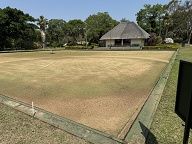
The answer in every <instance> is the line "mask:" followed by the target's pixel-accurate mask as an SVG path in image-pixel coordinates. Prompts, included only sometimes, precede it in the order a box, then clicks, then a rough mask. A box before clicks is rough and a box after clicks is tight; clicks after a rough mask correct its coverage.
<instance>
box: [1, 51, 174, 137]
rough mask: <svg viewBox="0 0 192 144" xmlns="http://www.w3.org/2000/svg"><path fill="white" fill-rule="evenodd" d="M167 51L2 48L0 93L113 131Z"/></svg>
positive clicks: (126, 122) (130, 116) (129, 114)
mask: <svg viewBox="0 0 192 144" xmlns="http://www.w3.org/2000/svg"><path fill="white" fill-rule="evenodd" d="M172 55H173V52H172V51H124V52H123V51H122V52H112V51H111V52H107V51H106V52H96V51H57V52H55V54H50V52H28V53H5V54H1V57H0V69H1V71H0V81H1V83H0V94H2V95H6V96H9V97H12V98H15V99H17V100H20V101H23V102H26V103H28V104H31V102H32V101H33V102H34V104H35V106H37V107H40V108H42V109H45V110H47V111H50V112H52V113H55V114H58V115H60V116H63V117H66V118H69V119H71V120H74V121H76V122H78V123H81V124H84V125H87V126H90V127H92V128H95V129H97V130H100V131H103V132H106V133H108V134H111V135H114V136H120V137H123V136H124V134H122V133H121V130H122V129H123V128H124V127H125V126H127V127H129V126H130V125H131V123H132V121H133V120H134V118H135V116H136V113H137V112H138V111H139V110H140V109H141V107H142V105H143V103H144V102H145V100H146V99H147V97H148V94H149V93H150V91H151V90H152V88H153V86H154V85H155V83H156V81H157V80H158V78H159V76H160V75H161V73H162V71H163V69H164V68H165V67H166V65H167V63H168V62H169V60H170V58H171V56H172Z"/></svg>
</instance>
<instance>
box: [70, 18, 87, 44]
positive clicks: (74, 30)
mask: <svg viewBox="0 0 192 144" xmlns="http://www.w3.org/2000/svg"><path fill="white" fill-rule="evenodd" d="M84 28H85V23H84V22H83V21H82V20H80V19H74V20H70V21H68V22H67V24H66V31H67V32H66V33H67V35H68V36H71V37H72V38H73V41H74V42H77V41H79V40H81V39H82V37H83V36H84Z"/></svg>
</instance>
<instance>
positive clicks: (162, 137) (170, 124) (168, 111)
mask: <svg viewBox="0 0 192 144" xmlns="http://www.w3.org/2000/svg"><path fill="white" fill-rule="evenodd" d="M179 60H186V61H190V62H192V47H186V48H183V49H180V50H179V53H178V56H177V60H176V61H175V63H174V65H173V68H172V71H171V73H170V76H169V79H168V81H167V84H166V87H165V90H164V93H163V95H162V98H161V101H160V104H159V106H158V108H157V112H156V114H155V118H154V120H153V122H152V126H151V129H150V132H151V133H149V135H148V138H147V142H146V143H147V144H156V143H160V144H173V143H174V144H181V143H182V141H183V134H184V127H183V126H182V124H183V123H184V122H183V121H182V120H181V119H180V118H179V117H178V116H177V115H176V114H175V113H174V108H175V100H176V89H177V79H178V69H179ZM189 143H192V133H191V135H190V138H189Z"/></svg>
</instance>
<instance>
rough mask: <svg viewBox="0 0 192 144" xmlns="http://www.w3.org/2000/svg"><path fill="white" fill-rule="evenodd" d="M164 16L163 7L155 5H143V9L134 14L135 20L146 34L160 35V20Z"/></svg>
mask: <svg viewBox="0 0 192 144" xmlns="http://www.w3.org/2000/svg"><path fill="white" fill-rule="evenodd" d="M164 15H165V13H164V6H163V5H161V4H156V5H153V6H151V5H150V4H145V5H144V9H141V10H140V11H139V12H138V13H137V14H136V20H137V23H138V24H139V25H140V26H141V27H142V28H144V29H145V30H146V31H147V32H149V33H156V34H158V35H161V31H162V19H163V17H164Z"/></svg>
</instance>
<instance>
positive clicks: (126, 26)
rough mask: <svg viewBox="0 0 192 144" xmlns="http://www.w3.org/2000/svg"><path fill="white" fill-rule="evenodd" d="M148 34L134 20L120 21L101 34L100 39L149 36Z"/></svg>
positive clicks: (145, 37)
mask: <svg viewBox="0 0 192 144" xmlns="http://www.w3.org/2000/svg"><path fill="white" fill-rule="evenodd" d="M149 36H150V35H149V34H148V33H147V32H146V31H145V30H143V29H142V28H141V27H140V26H138V25H137V24H136V23H134V22H121V23H120V24H118V25H117V26H115V27H114V28H113V29H112V30H110V31H108V32H107V33H106V34H105V35H103V36H102V37H101V38H100V40H107V39H133V38H144V39H147V38H149Z"/></svg>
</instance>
